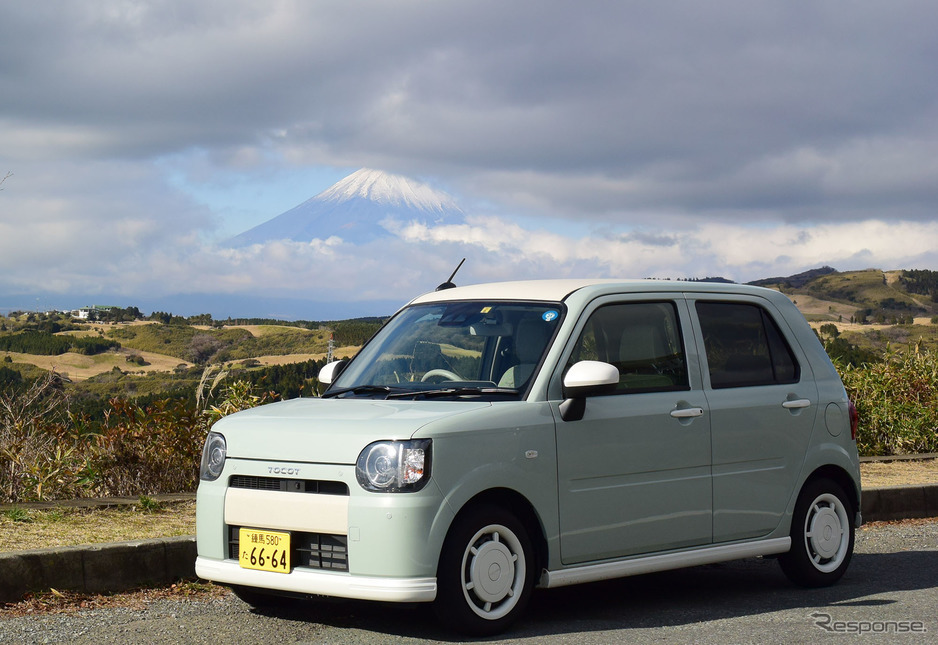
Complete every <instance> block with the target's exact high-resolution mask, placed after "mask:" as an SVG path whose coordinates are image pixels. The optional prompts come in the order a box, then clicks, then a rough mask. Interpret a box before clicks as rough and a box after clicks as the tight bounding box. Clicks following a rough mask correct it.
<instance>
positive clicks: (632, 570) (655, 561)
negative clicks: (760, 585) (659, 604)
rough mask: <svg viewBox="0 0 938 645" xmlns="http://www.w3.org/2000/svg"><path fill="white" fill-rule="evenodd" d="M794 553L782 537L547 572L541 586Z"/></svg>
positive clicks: (788, 541)
mask: <svg viewBox="0 0 938 645" xmlns="http://www.w3.org/2000/svg"><path fill="white" fill-rule="evenodd" d="M790 549H791V538H790V537H782V538H774V539H771V540H760V541H759V542H746V543H744V544H724V545H720V546H709V547H705V548H702V549H694V550H692V551H680V552H678V553H665V554H663V555H651V556H644V557H638V558H632V559H630V560H619V561H616V562H603V563H602V564H588V565H584V566H578V567H573V568H569V569H559V570H557V571H546V570H545V571H544V572H543V573H542V574H541V580H540V583H539V585H538V586H540V587H544V588H548V589H549V588H554V587H566V586H567V585H575V584H579V583H581V582H597V581H599V580H609V579H612V578H625V577H627V576H636V575H640V574H643V573H654V572H655V571H667V570H669V569H682V568H684V567H695V566H698V565H701V564H713V563H714V562H726V561H727V560H739V559H742V558H753V557H756V556H760V555H776V554H778V553H786V552H788V551H789V550H790Z"/></svg>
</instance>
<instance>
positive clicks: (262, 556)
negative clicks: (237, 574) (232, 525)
mask: <svg viewBox="0 0 938 645" xmlns="http://www.w3.org/2000/svg"><path fill="white" fill-rule="evenodd" d="M238 551H239V552H238V564H240V565H241V567H242V568H244V569H259V570H260V571H273V572H274V573H290V534H289V533H281V532H280V531H261V530H258V529H240V530H239V531H238Z"/></svg>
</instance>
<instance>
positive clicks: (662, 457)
mask: <svg viewBox="0 0 938 645" xmlns="http://www.w3.org/2000/svg"><path fill="white" fill-rule="evenodd" d="M689 322H690V321H689V311H688V310H687V307H686V304H685V303H684V301H683V299H682V298H675V297H674V294H667V295H662V296H660V297H656V296H655V295H649V294H642V295H641V296H640V297H639V296H619V297H615V298H611V297H606V298H602V299H599V300H597V301H595V302H594V303H593V304H592V305H591V306H590V307H589V308H587V309H586V310H585V312H584V313H583V315H582V318H581V321H580V322H579V324H578V330H577V331H576V332H575V333H574V334H573V336H572V337H573V338H574V339H575V341H574V343H573V345H572V346H571V347H570V348H568V351H567V356H568V358H567V360H566V361H565V365H564V367H563V369H566V368H567V367H569V366H570V365H572V364H574V363H576V362H578V361H580V360H600V361H604V362H608V363H611V364H613V365H615V366H616V367H617V368H618V369H619V374H620V379H619V386H618V389H617V390H616V391H615V393H613V394H610V395H606V396H596V397H590V398H589V399H588V400H587V402H586V412H585V415H584V417H583V419H582V420H579V421H562V420H560V415H559V412H557V410H556V406H557V405H559V403H560V401H555V402H552V406H554V408H555V418H557V419H558V421H557V453H558V486H559V502H560V529H561V536H560V542H561V545H560V548H561V558H562V561H563V563H564V564H573V563H578V562H586V561H592V560H600V559H606V558H614V557H621V556H626V555H630V554H635V553H647V552H651V551H660V550H666V549H671V548H679V547H685V546H693V545H699V544H706V543H709V542H710V541H711V536H712V529H711V507H712V499H711V488H710V425H709V424H710V419H709V415H708V414H707V410H706V407H707V403H706V399H705V397H704V393H703V391H702V387H701V383H700V377H699V367H698V364H697V361H696V359H695V352H694V351H691V352H688V350H687V347H686V344H687V343H686V342H685V339H684V336H683V334H684V332H685V330H688V329H689V328H690V324H689ZM690 343H691V345H692V346H693V344H694V341H693V340H690Z"/></svg>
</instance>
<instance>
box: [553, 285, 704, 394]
mask: <svg viewBox="0 0 938 645" xmlns="http://www.w3.org/2000/svg"><path fill="white" fill-rule="evenodd" d="M584 360H591V361H602V362H605V363H610V364H611V365H614V366H615V367H616V368H617V369H618V370H619V385H618V386H617V388H616V393H617V394H626V393H633V392H658V391H673V390H686V389H688V387H689V385H688V380H687V361H686V359H685V355H684V346H683V343H682V342H681V330H680V326H679V325H678V318H677V312H676V310H675V307H674V303H671V302H629V303H620V304H611V305H604V306H602V307H599V308H598V309H597V310H596V311H594V312H593V313H592V314H591V315H590V317H589V319H588V320H587V321H586V325H585V326H584V328H583V331H582V333H581V334H580V337H579V339H577V343H576V345H575V346H574V351H573V354H572V355H571V356H570V360H569V361H568V366H569V365H573V364H574V363H577V362H579V361H584Z"/></svg>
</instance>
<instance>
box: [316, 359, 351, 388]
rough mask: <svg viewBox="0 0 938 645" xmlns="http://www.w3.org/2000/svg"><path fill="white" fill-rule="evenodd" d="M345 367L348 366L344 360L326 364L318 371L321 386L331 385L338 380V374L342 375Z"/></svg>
mask: <svg viewBox="0 0 938 645" xmlns="http://www.w3.org/2000/svg"><path fill="white" fill-rule="evenodd" d="M346 365H348V361H346V360H341V361H332V362H331V363H326V364H325V365H323V367H322V369H321V370H319V382H320V383H322V384H323V385H332V383H333V382H334V381H335V380H336V379H337V378H339V374H341V373H342V370H344V369H345V366H346Z"/></svg>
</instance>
